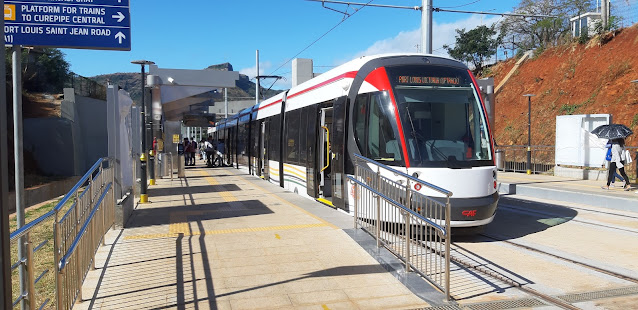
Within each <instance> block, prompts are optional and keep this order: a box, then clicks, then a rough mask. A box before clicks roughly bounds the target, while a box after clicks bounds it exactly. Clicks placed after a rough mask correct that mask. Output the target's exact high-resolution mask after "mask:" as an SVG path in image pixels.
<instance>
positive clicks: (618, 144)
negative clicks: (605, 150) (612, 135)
mask: <svg viewBox="0 0 638 310" xmlns="http://www.w3.org/2000/svg"><path fill="white" fill-rule="evenodd" d="M626 160H627V158H625V139H624V138H618V139H614V140H612V145H611V161H610V162H609V173H608V174H607V185H606V186H603V187H602V189H609V184H611V181H612V180H613V178H614V173H615V172H616V168H618V170H619V171H620V175H622V177H623V178H624V179H625V186H623V188H624V190H626V191H628V190H630V189H631V186H630V185H629V177H628V176H627V173H625V161H626Z"/></svg>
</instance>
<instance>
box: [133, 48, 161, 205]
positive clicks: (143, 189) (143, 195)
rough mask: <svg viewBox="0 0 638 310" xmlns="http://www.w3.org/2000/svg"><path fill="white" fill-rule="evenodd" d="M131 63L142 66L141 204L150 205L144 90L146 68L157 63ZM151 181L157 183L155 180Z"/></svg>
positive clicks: (147, 61)
mask: <svg viewBox="0 0 638 310" xmlns="http://www.w3.org/2000/svg"><path fill="white" fill-rule="evenodd" d="M131 63H132V64H136V65H141V66H142V154H140V167H141V168H142V175H141V180H140V181H141V182H140V203H148V194H147V186H148V185H147V184H146V149H147V145H146V135H147V130H148V128H147V126H146V102H145V101H144V88H145V87H146V81H145V79H144V73H145V72H144V68H145V67H146V65H154V64H155V63H154V62H152V61H149V60H135V61H131ZM151 153H152V152H151ZM151 167H152V165H151ZM151 175H152V174H151ZM151 180H152V181H153V182H155V180H153V179H151Z"/></svg>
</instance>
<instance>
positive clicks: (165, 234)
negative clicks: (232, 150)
mask: <svg viewBox="0 0 638 310" xmlns="http://www.w3.org/2000/svg"><path fill="white" fill-rule="evenodd" d="M148 193H149V201H150V203H148V204H138V205H137V207H136V209H135V210H134V213H133V216H132V217H131V218H130V220H129V222H128V224H127V225H126V228H125V229H123V230H111V231H110V232H109V233H108V234H107V237H106V243H107V245H106V246H103V247H101V248H100V249H99V250H98V253H97V256H96V262H97V266H96V270H94V271H90V273H89V275H88V276H87V279H86V280H85V282H84V285H83V290H82V300H83V301H82V302H81V303H79V304H78V305H76V307H77V309H233V310H237V309H414V308H423V307H427V306H430V305H437V304H443V303H444V295H443V294H441V293H439V292H438V291H437V290H435V289H434V288H433V287H432V286H431V285H430V284H428V283H427V282H425V281H424V280H422V279H421V278H420V277H418V276H416V275H414V274H412V273H409V274H405V273H403V271H402V270H403V265H402V264H401V262H400V261H398V260H397V259H396V258H394V256H392V255H391V254H389V252H387V251H385V250H383V249H377V248H376V243H375V241H374V240H373V239H372V238H371V237H370V236H369V235H368V234H366V233H364V232H361V231H355V230H354V229H353V227H354V223H353V220H352V217H351V216H350V215H348V214H346V213H344V212H342V211H338V210H335V209H331V208H329V207H326V206H325V205H323V204H320V203H317V202H315V201H313V200H310V199H307V198H303V197H301V196H299V195H297V194H294V193H291V192H288V191H285V190H284V189H282V188H280V187H278V186H276V185H274V184H270V183H268V182H265V181H263V180H261V179H258V178H255V177H254V176H250V175H247V174H246V172H245V171H241V170H237V169H233V168H210V169H209V168H203V167H202V168H197V167H193V168H191V167H189V168H188V169H187V170H186V178H182V179H178V178H175V179H174V180H173V181H171V180H170V179H168V180H167V179H160V180H157V185H155V186H151V187H150V188H149V192H148ZM386 252H387V253H386ZM410 288H412V289H413V290H414V292H413V291H411V290H410ZM425 300H430V302H427V301H425Z"/></svg>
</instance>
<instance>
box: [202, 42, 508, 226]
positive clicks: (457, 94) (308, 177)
mask: <svg viewBox="0 0 638 310" xmlns="http://www.w3.org/2000/svg"><path fill="white" fill-rule="evenodd" d="M214 135H215V137H216V138H218V139H223V140H224V142H225V145H226V156H227V159H226V160H227V161H228V162H233V163H234V165H236V166H237V167H238V168H239V167H244V168H247V169H248V171H249V173H250V174H253V175H256V176H259V177H262V178H264V179H265V180H268V181H270V182H272V183H275V184H279V185H280V186H281V187H284V188H286V189H288V190H290V191H293V192H295V193H297V194H299V195H303V196H305V197H308V198H311V199H316V200H318V201H321V202H323V203H325V204H328V205H331V206H333V207H335V208H340V209H343V210H345V211H348V212H350V211H351V209H352V206H353V197H352V196H353V190H352V188H350V187H352V186H353V185H351V184H348V182H346V180H347V178H346V177H345V176H346V175H352V174H353V173H354V168H353V163H352V158H353V154H361V155H363V156H365V157H367V158H370V159H373V160H375V161H378V162H380V163H383V164H385V165H388V166H392V167H393V168H395V169H398V170H400V171H405V173H407V174H410V175H412V176H416V177H418V178H419V179H421V180H423V181H425V182H429V183H431V184H434V185H437V186H439V187H441V188H444V189H446V190H449V191H452V192H453V193H454V195H453V197H452V198H451V200H450V202H451V205H452V217H451V226H452V227H474V226H483V225H486V224H488V223H490V222H491V221H492V220H493V218H494V214H495V212H496V205H497V202H498V198H499V196H498V191H497V188H496V166H495V162H494V145H493V139H492V134H491V130H490V128H489V122H488V121H487V114H486V110H485V106H484V104H483V101H482V98H481V96H480V92H479V89H478V85H477V83H476V80H475V79H474V77H473V75H472V73H471V72H470V71H469V70H468V68H467V67H466V66H465V65H464V64H462V63H460V62H458V61H455V60H452V59H448V58H443V57H438V56H433V55H424V54H387V55H376V56H366V57H361V58H358V59H355V60H352V61H350V62H348V63H346V64H343V65H341V66H339V67H336V68H334V69H332V70H330V71H328V72H326V73H323V74H321V75H320V76H318V77H315V78H313V79H312V80H309V81H307V82H305V83H303V84H300V85H298V86H296V87H293V88H292V89H290V90H288V91H285V92H282V93H280V94H278V95H276V96H274V97H272V98H269V99H267V100H265V101H263V102H261V103H259V104H258V105H255V106H253V107H251V108H248V109H245V110H242V111H240V112H239V113H238V114H237V115H236V116H234V117H232V118H229V119H228V120H225V121H223V122H220V123H218V124H217V127H216V128H215V129H214ZM423 190H424V191H425V190H426V189H425V187H424V188H423ZM424 194H426V195H431V196H436V195H437V194H436V193H434V192H432V193H429V192H424Z"/></svg>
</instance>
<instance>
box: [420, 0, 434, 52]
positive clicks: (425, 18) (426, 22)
mask: <svg viewBox="0 0 638 310" xmlns="http://www.w3.org/2000/svg"><path fill="white" fill-rule="evenodd" d="M421 5H422V7H421V46H423V51H424V52H425V53H426V54H432V0H422V4H421Z"/></svg>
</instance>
